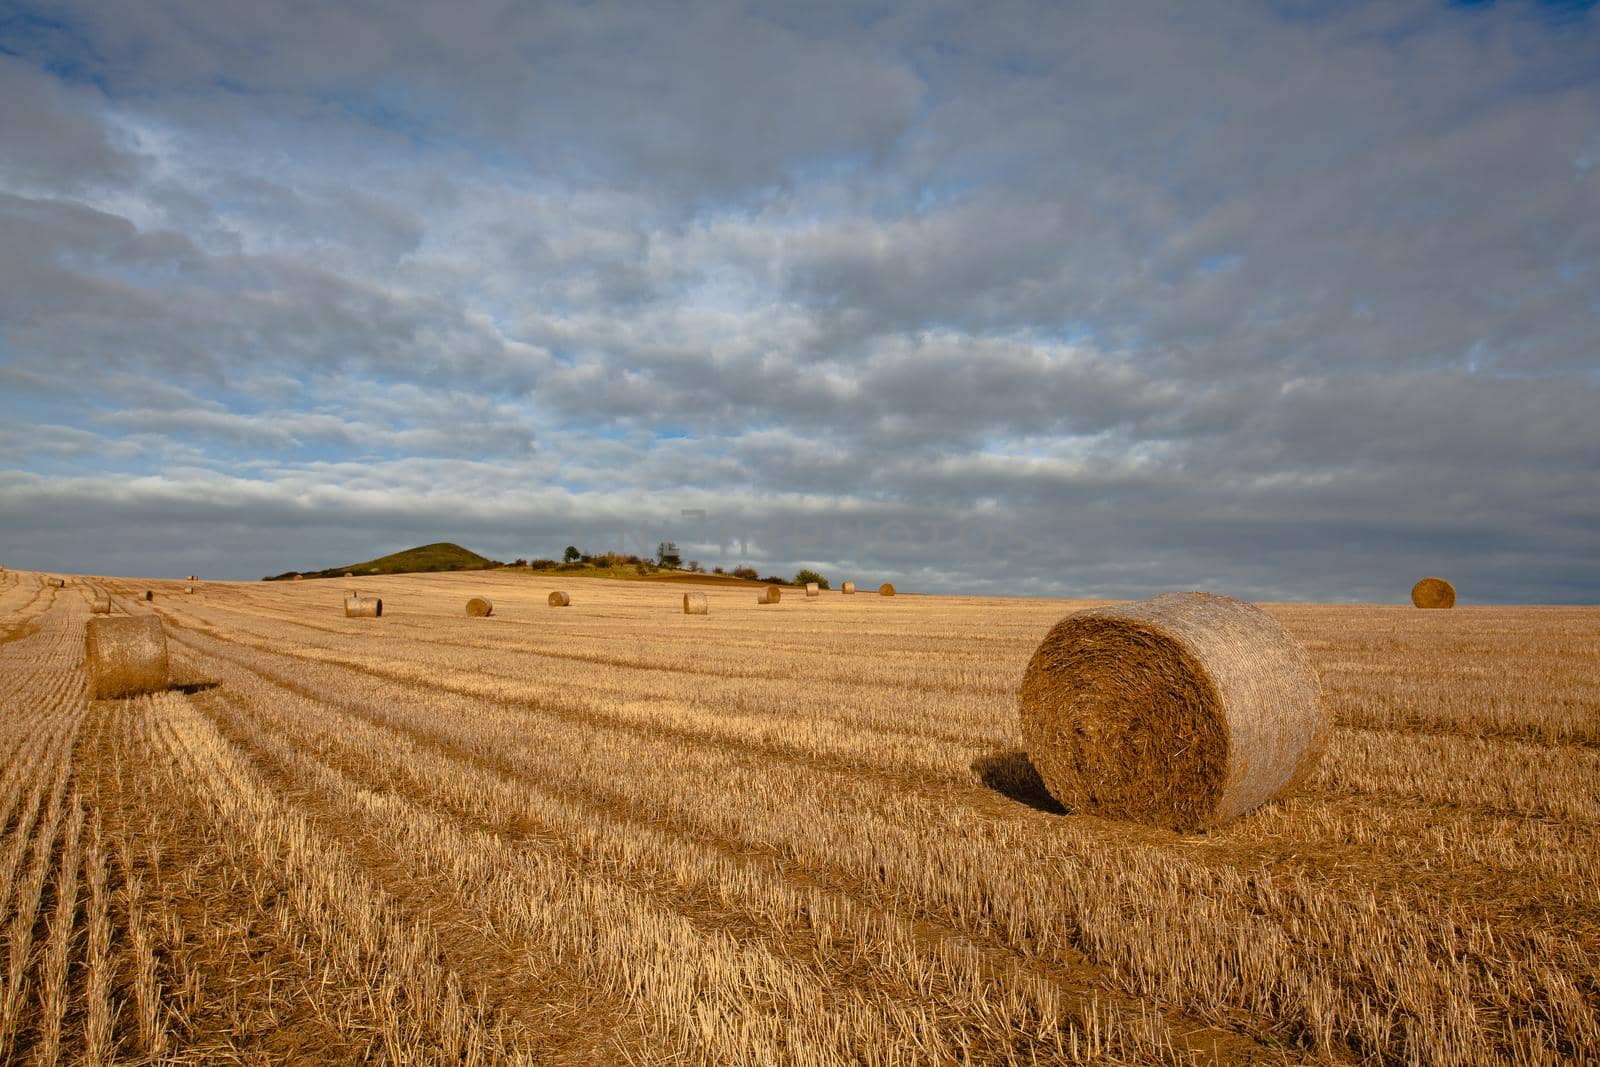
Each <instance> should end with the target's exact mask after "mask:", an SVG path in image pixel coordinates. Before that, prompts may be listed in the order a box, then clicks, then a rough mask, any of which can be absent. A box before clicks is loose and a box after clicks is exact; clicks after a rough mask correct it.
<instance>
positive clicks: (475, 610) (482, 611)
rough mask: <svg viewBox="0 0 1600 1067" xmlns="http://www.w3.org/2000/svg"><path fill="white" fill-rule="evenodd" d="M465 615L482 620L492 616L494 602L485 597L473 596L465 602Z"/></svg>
mask: <svg viewBox="0 0 1600 1067" xmlns="http://www.w3.org/2000/svg"><path fill="white" fill-rule="evenodd" d="M467 614H468V615H471V616H472V617H473V618H474V619H482V618H485V617H487V616H490V615H493V614H494V602H493V601H491V600H490V599H489V598H488V597H486V596H475V597H473V598H472V599H471V600H469V601H467Z"/></svg>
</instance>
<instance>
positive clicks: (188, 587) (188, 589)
mask: <svg viewBox="0 0 1600 1067" xmlns="http://www.w3.org/2000/svg"><path fill="white" fill-rule="evenodd" d="M183 591H184V592H185V593H192V592H194V586H192V585H186V586H184V587H183Z"/></svg>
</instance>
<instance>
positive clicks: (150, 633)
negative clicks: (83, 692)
mask: <svg viewBox="0 0 1600 1067" xmlns="http://www.w3.org/2000/svg"><path fill="white" fill-rule="evenodd" d="M83 658H84V667H85V669H86V670H87V672H88V675H89V696H90V697H91V698H92V699H95V700H104V699H107V698H110V697H123V696H133V695H134V694H136V693H155V692H159V691H161V690H163V689H165V688H166V687H167V635H166V632H165V631H164V630H162V629H161V620H160V619H158V618H156V617H155V616H154V615H108V616H106V617H105V618H101V619H90V620H89V622H88V623H87V624H86V625H85V626H84V630H83Z"/></svg>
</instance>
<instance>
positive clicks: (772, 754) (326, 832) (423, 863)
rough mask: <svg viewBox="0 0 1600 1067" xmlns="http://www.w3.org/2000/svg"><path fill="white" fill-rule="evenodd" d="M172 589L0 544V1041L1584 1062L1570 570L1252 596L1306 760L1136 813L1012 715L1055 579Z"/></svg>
mask: <svg viewBox="0 0 1600 1067" xmlns="http://www.w3.org/2000/svg"><path fill="white" fill-rule="evenodd" d="M352 585H353V586H354V587H356V588H360V589H361V590H362V591H363V592H366V593H370V594H375V595H378V596H381V597H382V598H383V599H384V616H383V617H382V618H381V619H346V618H344V617H343V615H342V611H341V604H342V595H343V591H344V589H345V588H346V587H349V586H352ZM146 588H149V589H153V590H155V592H156V599H155V600H154V601H153V602H150V603H146V602H144V601H142V600H140V599H137V594H139V593H140V592H142V591H143V590H144V589H146ZM182 588H183V586H182V583H171V582H144V581H138V580H131V579H96V578H72V579H69V580H68V582H67V585H66V587H65V588H63V589H53V588H50V587H48V586H47V585H46V584H45V581H44V576H42V575H36V574H30V573H18V572H6V573H3V574H0V834H3V836H0V983H3V984H0V1062H16V1063H56V1062H70V1063H78V1062H86V1063H110V1062H113V1061H115V1062H127V1063H143V1062H149V1063H229V1062H235V1063H237V1062H245V1063H250V1062H257V1063H260V1062H282V1061H299V1062H370V1061H387V1062H393V1063H446V1062H448V1063H498V1062H508V1061H519V1060H520V1061H526V1062H538V1063H551V1064H580V1063H592V1064H613V1063H709V1064H745V1063H750V1064H791V1063H792V1064H818V1065H822V1064H858V1063H859V1064H905V1063H958V1062H972V1063H1004V1062H1019V1063H1029V1062H1038V1063H1056V1062H1093V1063H1227V1064H1233V1063H1262V1064H1268V1063H1300V1062H1329V1063H1419V1064H1422V1063H1426V1064H1491V1063H1552V1064H1554V1063H1573V1062H1579V1063H1581V1062H1589V1061H1594V1060H1595V1059H1597V1058H1600V880H1597V878H1596V873H1595V868H1596V857H1597V856H1600V672H1597V671H1596V669H1595V663H1596V662H1597V661H1600V609H1589V608H1584V609H1559V608H1526V609H1514V608H1495V609H1488V608H1457V609H1455V610H1453V611H1417V610H1415V609H1412V608H1410V607H1405V608H1401V607H1372V606H1364V607H1343V606H1340V607H1331V606H1274V607H1270V608H1269V610H1270V611H1272V613H1273V614H1274V615H1276V616H1277V617H1278V618H1279V619H1280V620H1281V621H1282V622H1283V623H1284V625H1285V626H1287V627H1288V628H1289V629H1290V630H1291V631H1292V632H1293V633H1295V634H1296V635H1297V636H1298V637H1299V638H1300V639H1301V640H1302V641H1303V642H1304V643H1305V644H1306V646H1307V648H1308V649H1309V650H1310V652H1311V655H1312V657H1313V659H1314V661H1315V662H1316V664H1317V667H1318V669H1319V671H1320V673H1321V675H1322V680H1323V687H1324V693H1325V697H1324V699H1325V701H1326V707H1327V709H1328V711H1329V712H1330V714H1331V717H1332V720H1333V722H1334V723H1335V729H1334V731H1333V736H1332V740H1331V743H1330V745H1329V748H1328V752H1327V755H1326V757H1325V759H1324V761H1323V764H1322V766H1321V769H1320V771H1319V772H1318V774H1317V775H1316V777H1315V778H1314V779H1313V780H1312V782H1311V783H1310V785H1309V787H1308V788H1307V789H1306V790H1304V791H1302V792H1301V793H1299V794H1297V795H1295V796H1293V797H1291V798H1289V799H1288V800H1286V801H1284V802H1282V803H1279V804H1275V805H1271V806H1268V807H1266V808H1264V809H1261V810H1259V811H1257V812H1256V813H1254V814H1253V815H1250V816H1247V817H1245V818H1244V819H1241V820H1239V821H1237V822H1235V823H1233V824H1230V825H1228V826H1226V827H1224V828H1222V829H1220V830H1216V831H1213V832H1212V833H1210V834H1203V835H1187V836H1180V835H1177V834H1173V833H1168V832H1163V831H1156V830H1149V829H1143V828H1137V827H1131V826H1128V825H1124V824H1118V823H1113V822H1109V821H1104V820H1100V819H1096V818H1093V817H1088V816H1082V815H1073V814H1067V813H1063V812H1061V811H1060V810H1059V808H1056V807H1055V806H1054V805H1053V804H1052V803H1051V802H1050V800H1049V798H1048V796H1046V795H1044V794H1043V793H1042V792H1041V791H1040V789H1039V787H1038V785H1037V781H1036V779H1035V778H1034V777H1033V776H1032V774H1031V771H1030V767H1029V765H1028V763H1027V761H1026V758H1025V757H1024V756H1022V755H1021V753H1020V751H1019V745H1020V737H1019V734H1018V730H1017V711H1016V702H1015V694H1016V688H1017V684H1018V682H1019V680H1020V678H1021V674H1022V670H1023V668H1024V666H1025V665H1026V663H1027V660H1028V657H1029V655H1030V654H1031V653H1032V651H1033V649H1034V647H1035V646H1036V645H1037V644H1038V642H1039V640H1040V639H1041V638H1042V637H1043V635H1044V633H1045V632H1046V630H1047V629H1048V628H1049V627H1050V625H1051V624H1053V623H1054V622H1055V621H1056V620H1057V619H1059V618H1060V617H1061V616H1063V615H1064V614H1066V613H1067V612H1069V611H1071V610H1074V609H1075V608H1078V607H1082V606H1085V604H1084V603H1083V602H1069V601H1034V600H999V599H983V598H964V597H914V596H900V597H895V598H892V599H890V598H880V597H877V596H875V595H856V596H854V597H845V596H841V595H840V594H838V593H825V594H823V596H822V597H820V598H818V599H817V600H814V601H807V600H806V599H805V598H804V597H802V596H799V595H797V594H793V593H790V594H788V595H786V596H785V598H784V600H783V602H782V603H781V604H779V605H776V606H770V607H767V606H761V607H758V606H757V605H756V603H755V596H754V590H743V589H738V590H735V589H729V588H726V587H715V586H708V587H706V588H705V589H704V592H705V593H706V595H707V597H708V599H709V601H710V607H711V614H710V615H708V616H704V617H694V616H685V615H683V614H681V613H680V609H679V596H680V591H678V590H676V589H667V588H663V587H662V586H660V585H657V584H649V583H626V582H608V581H595V580H590V581H582V580H570V581H566V582H562V583H560V584H559V585H552V584H549V583H547V582H545V581H543V580H540V579H534V578H529V577H527V576H525V575H510V574H502V575H459V574H458V575H437V576H408V577H394V578H374V579H364V580H357V581H355V582H349V581H337V580H334V581H327V580H324V581H306V582H297V583H273V584H259V583H257V584H229V583H204V584H202V585H201V586H200V587H199V588H198V590H197V592H196V593H194V594H193V595H185V594H184V593H183V591H182ZM552 588H565V589H567V590H568V591H569V592H571V594H572V606H571V607H569V608H565V609H552V608H549V607H547V606H546V605H545V595H546V593H547V592H548V591H549V590H550V589H552ZM102 592H108V593H110V594H111V595H112V597H113V599H114V602H115V604H116V610H118V611H125V612H128V613H131V614H139V613H144V612H150V611H154V612H155V613H157V614H159V615H160V616H161V617H162V619H163V621H164V623H165V625H166V629H167V633H168V637H169V641H170V642H171V649H172V657H173V670H174V675H175V682H177V683H179V685H178V686H177V687H176V688H174V689H172V690H170V691H168V692H166V693H162V694H158V695H155V696H148V697H138V698H133V699H128V700H119V701H87V700H86V699H85V697H84V677H83V673H82V669H81V664H80V661H81V659H82V639H83V625H84V622H85V620H86V619H87V618H88V615H89V603H90V598H91V597H92V596H93V595H95V594H97V593H102ZM475 594H487V595H488V596H490V597H492V598H493V600H494V604H495V613H494V615H493V616H492V617H490V618H487V619H469V618H467V617H466V616H465V614H464V612H463V605H464V603H465V601H466V599H467V597H469V596H471V595H475Z"/></svg>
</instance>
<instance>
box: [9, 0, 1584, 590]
mask: <svg viewBox="0 0 1600 1067" xmlns="http://www.w3.org/2000/svg"><path fill="white" fill-rule="evenodd" d="M1597 413H1600V15H1597V14H1596V13H1595V12H1593V11H1591V10H1589V5H1585V4H1550V3H1526V4H1518V3H1499V4H1472V5H1446V4H1441V3H1433V2H1429V3H1411V2H1400V0H1374V2H1372V3H1348V4H1346V3H1339V4H1334V3H1329V4H1322V3H1313V2H1291V0H1277V2H1261V3H1248V2H1245V3H1241V2H1237V0H1215V2H1184V3H1174V4H1172V5H1170V6H1168V7H1167V8H1166V9H1165V10H1161V9H1159V8H1157V7H1152V6H1151V5H1148V4H1129V3H1126V2H1123V0H1105V2H1085V3H1069V4H1059V3H1043V2H1040V3H1027V2H1018V3H1003V4H993V5H972V4H948V5H942V6H941V5H936V4H907V5H903V6H902V5H894V4H881V3H860V4H849V3H846V4H823V5H805V4H801V5H795V4H772V5H756V6H741V5H737V4H733V3H726V2H714V3H684V4H680V5H652V4H644V5H641V4H625V3H617V4H611V3H605V2H599V3H584V4H565V3H551V4H527V3H522V2H511V0H507V2H481V3H473V4H451V5H438V4H431V3H390V2H382V0H374V2H368V3H361V4H348V5H343V6H340V7H335V6H332V5H309V6H305V5H295V6H294V7H292V8H291V7H290V6H288V5H278V4H273V3H259V2H256V0H251V2H249V3H245V2H242V0H209V2H206V3H192V2H178V0H166V2H160V0H157V2H154V3H150V4H140V5H125V4H112V3H104V2H99V3H91V2H86V0H67V2H52V3H50V4H38V5H35V4H31V3H28V2H23V3H21V4H17V3H10V4H0V562H3V563H5V564H7V565H11V566H20V567H36V568H50V569H61V570H73V571H86V572H95V573H123V574H152V575H176V574H187V573H191V572H196V571H199V572H201V573H205V574H207V575H211V576H216V577H237V578H251V577H258V576H260V575H262V574H268V573H275V572H278V571H282V570H286V569H290V568H293V567H301V566H307V567H309V566H325V565H333V564H337V563H342V562H347V561H349V560H351V559H353V558H360V557H363V556H366V555H369V554H378V553H381V552H386V551H390V550H393V549H397V548H402V547H406V546H408V545H411V544H416V543H420V542H425V541H433V540H441V539H448V540H458V541H461V542H462V543H464V544H466V545H468V546H469V547H472V548H474V549H476V550H478V551H481V552H484V553H486V554H490V555H494V556H498V557H500V558H506V559H509V558H513V557H517V556H529V557H532V556H540V555H550V554H554V553H558V552H559V551H560V549H561V548H562V547H563V546H564V545H566V544H568V543H577V544H580V545H583V546H585V547H586V548H590V549H593V550H600V549H604V548H621V549H623V550H626V551H635V552H647V551H649V550H651V549H653V547H654V545H655V542H656V541H657V540H661V539H667V538H671V539H675V540H677V541H678V542H679V543H680V544H681V545H683V546H684V550H685V557H686V558H698V559H700V560H701V561H703V562H704V563H706V565H708V566H709V565H711V564H713V563H720V564H724V565H729V566H731V565H734V564H738V563H745V562H748V563H751V564H752V565H754V566H756V567H758V568H760V569H761V570H762V571H763V573H766V572H768V571H773V570H776V571H781V572H785V573H792V571H793V570H794V569H795V568H797V567H799V566H816V567H818V568H819V569H822V570H823V571H825V572H826V573H829V574H832V575H835V576H837V577H841V578H842V577H856V578H858V579H860V580H863V581H866V582H876V581H880V580H884V579H892V580H895V581H896V582H898V583H901V584H902V585H903V586H904V587H907V588H910V589H921V590H929V591H972V592H984V591H987V592H995V593H1014V594H1030V595H1109V596H1136V595H1144V594H1147V593H1151V592H1156V591H1160V590H1165V589H1189V588H1206V589H1216V590H1220V591H1224V592H1231V593H1234V594H1237V595H1241V596H1246V597H1252V598H1261V599H1313V600H1378V601H1397V600H1403V599H1404V598H1405V597H1406V595H1407V592H1408V591H1409V589H1410V586H1411V583H1412V582H1413V581H1414V580H1415V579H1416V578H1418V577H1420V576H1422V575H1424V574H1429V573H1437V574H1443V575H1445V576H1447V577H1449V578H1450V579H1451V580H1452V581H1454V582H1455V583H1456V585H1457V587H1458V588H1459V589H1460V592H1461V600H1462V603H1464V604H1470V603H1489V602H1507V601H1517V602H1522V601H1551V602H1595V601H1600V551H1597V549H1600V535H1597V531H1600V414H1597Z"/></svg>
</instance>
